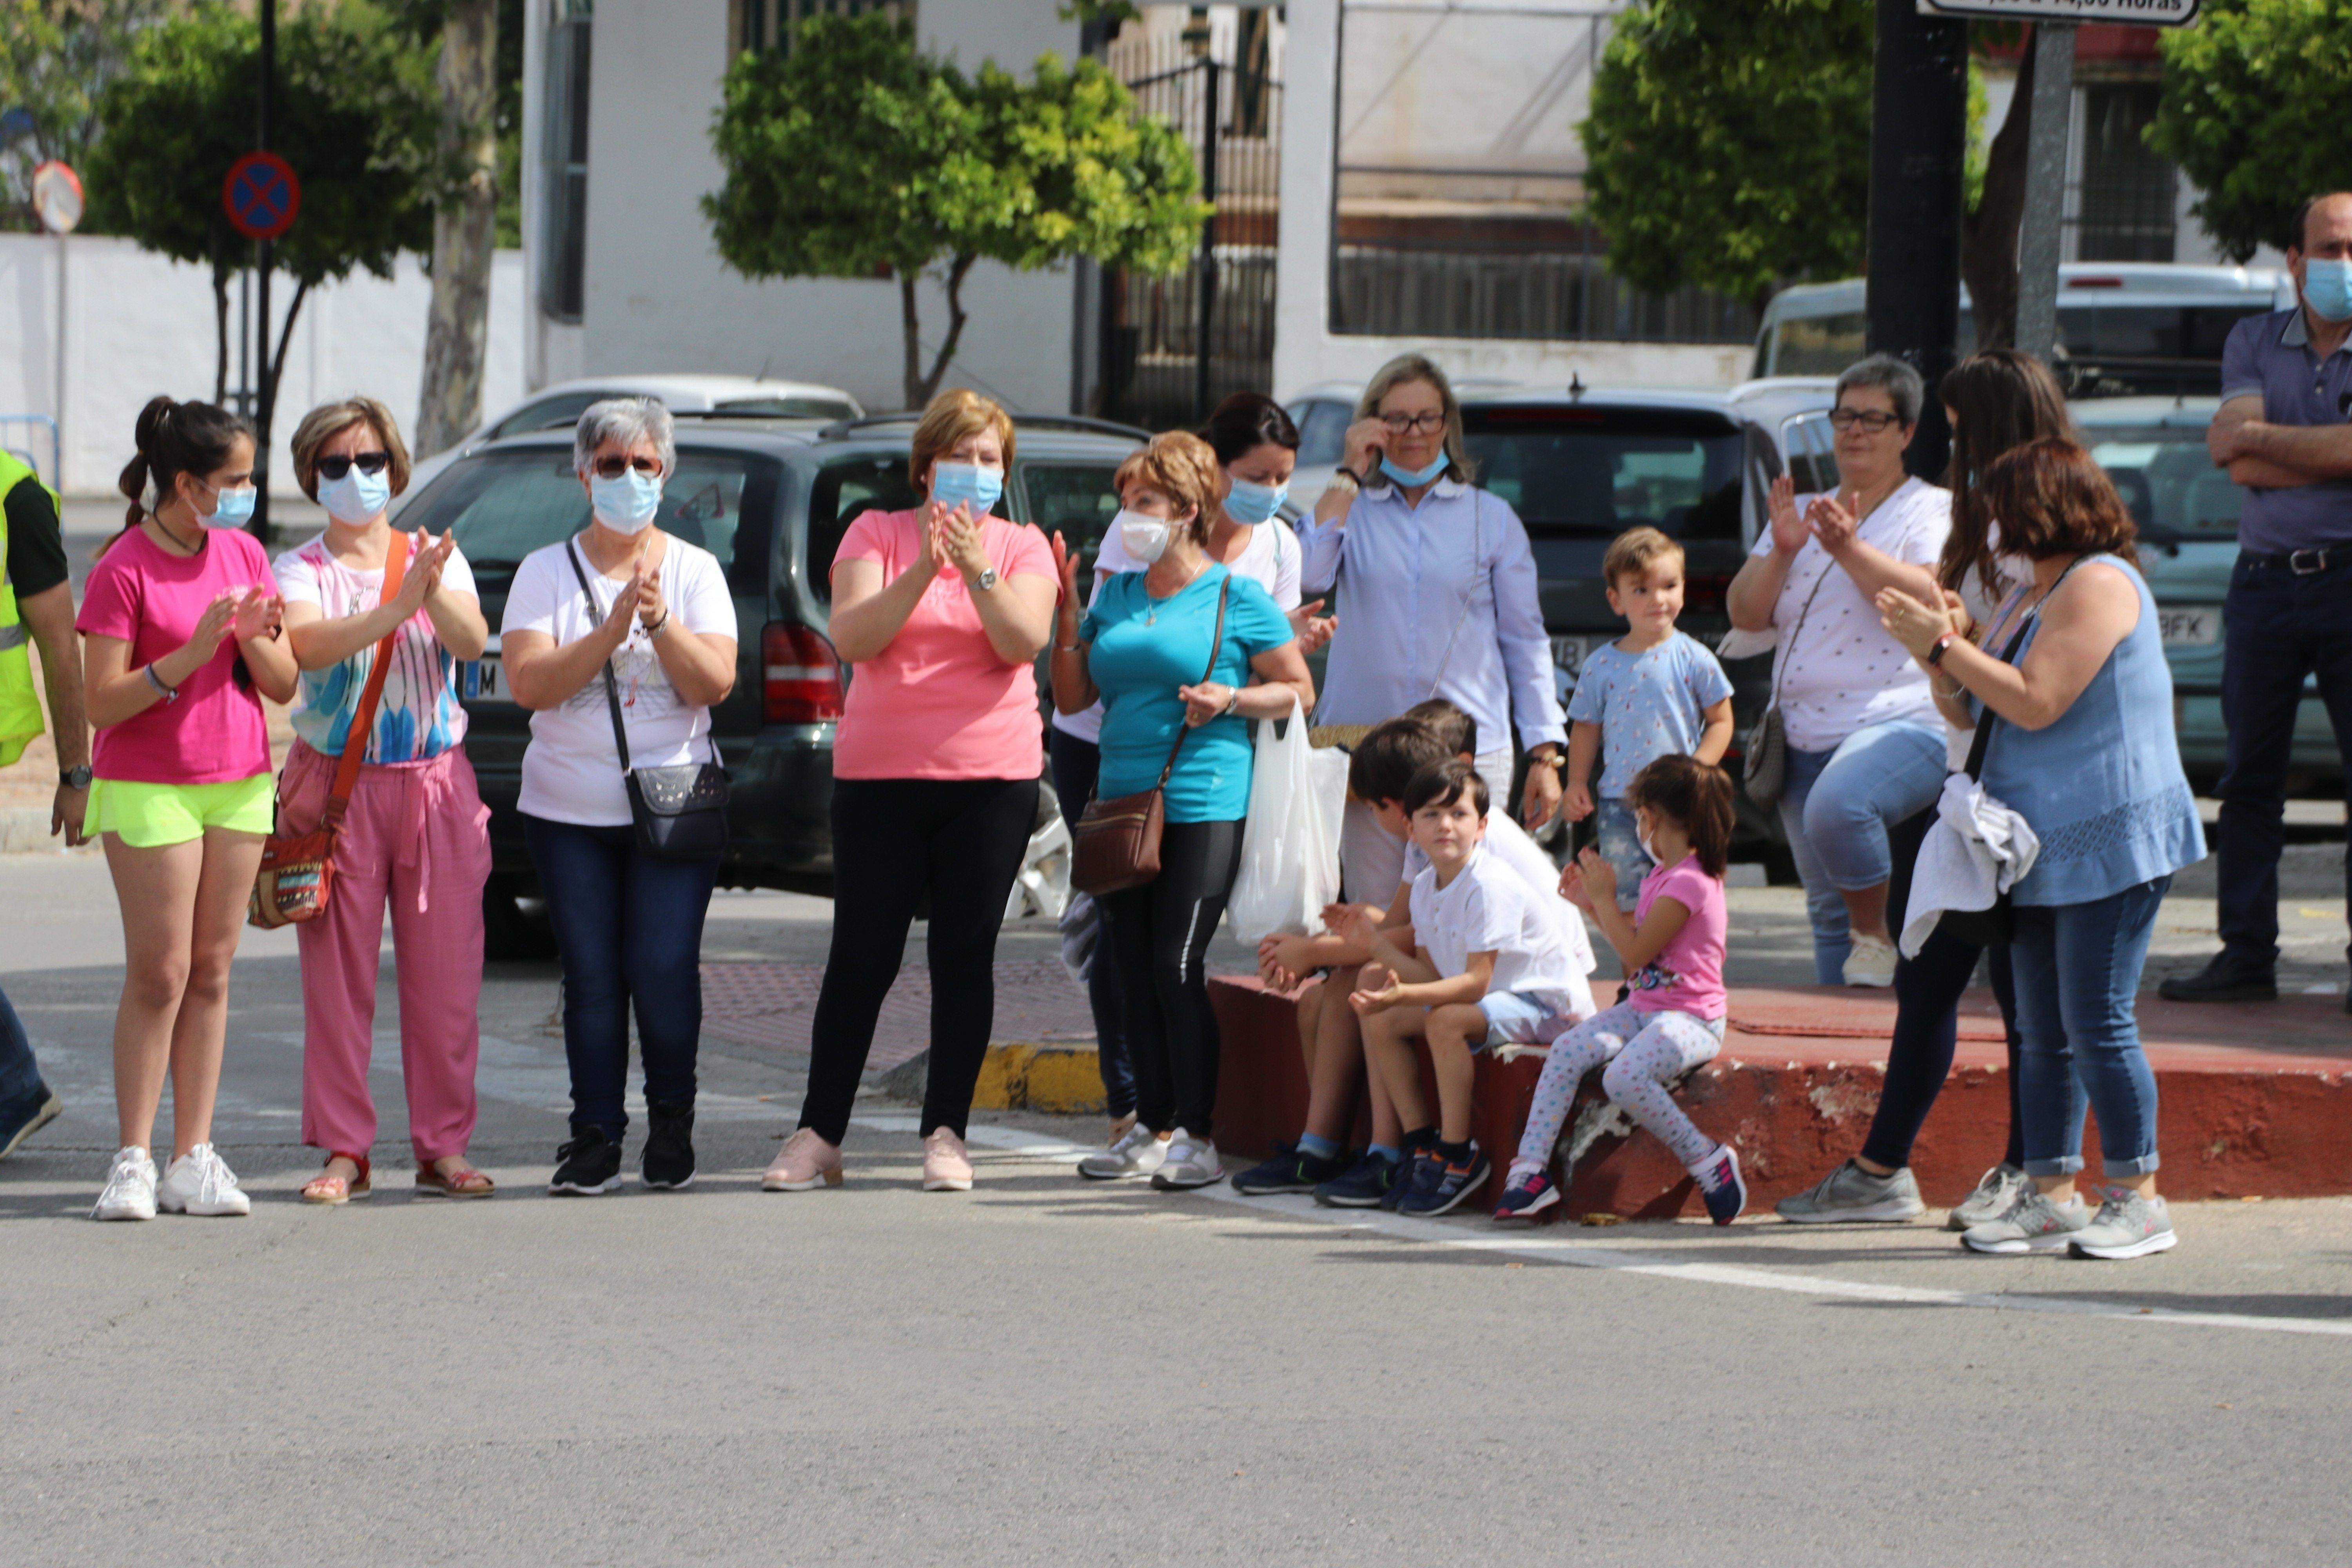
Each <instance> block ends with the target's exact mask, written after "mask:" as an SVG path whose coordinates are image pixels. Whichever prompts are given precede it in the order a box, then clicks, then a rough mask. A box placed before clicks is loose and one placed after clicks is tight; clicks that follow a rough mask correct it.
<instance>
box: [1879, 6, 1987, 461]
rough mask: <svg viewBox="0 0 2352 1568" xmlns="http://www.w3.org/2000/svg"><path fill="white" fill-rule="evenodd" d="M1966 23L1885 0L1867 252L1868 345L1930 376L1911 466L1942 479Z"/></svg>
mask: <svg viewBox="0 0 2352 1568" xmlns="http://www.w3.org/2000/svg"><path fill="white" fill-rule="evenodd" d="M1968 67H1969V25H1968V24H1967V23H1966V22H1961V21H1953V20H1950V19H1948V18H1944V17H1935V16H1921V15H1919V13H1918V10H1917V8H1916V4H1915V0H1878V44H1877V48H1876V51H1875V53H1874V64H1873V78H1872V83H1871V113H1870V241H1869V245H1870V253H1869V259H1868V261H1867V264H1866V271H1867V273H1868V281H1867V287H1866V291H1865V294H1864V321H1865V326H1864V343H1865V345H1866V346H1867V347H1868V349H1869V350H1870V352H1871V353H1890V354H1893V355H1895V357H1896V358H1898V359H1901V360H1903V361H1905V362H1906V363H1908V364H1910V365H1911V366H1912V367H1913V368H1914V369H1916V371H1918V373H1919V374H1920V375H1921V376H1922V377H1923V378H1924V379H1925V380H1926V381H1927V402H1926V405H1925V406H1924V407H1923V408H1922V409H1921V410H1920V415H1919V433H1918V434H1917V436H1916V437H1914V438H1913V439H1912V442H1911V449H1910V451H1909V452H1908V453H1906V455H1905V461H1906V464H1907V466H1908V467H1909V468H1910V470H1911V471H1912V472H1913V473H1915V474H1917V475H1920V476H1922V477H1923V478H1930V479H1940V478H1941V477H1942V475H1943V472H1944V467H1945V458H1946V456H1947V454H1948V449H1949V447H1950V443H1951V432H1950V431H1949V430H1948V428H1946V426H1945V423H1944V405H1943V400H1942V399H1941V398H1939V397H1937V395H1936V384H1937V382H1938V381H1940V380H1941V379H1942V378H1943V374H1944V373H1945V372H1946V371H1947V370H1949V369H1950V368H1951V366H1952V355H1953V343H1954V340H1955V338H1956V337H1957V336H1958V331H1959V321H1960V203H1961V199H1962V182H1963V174H1964V170H1965V166H1966V163H1967V160H1968V108H1969V92H1968V81H1969V71H1968Z"/></svg>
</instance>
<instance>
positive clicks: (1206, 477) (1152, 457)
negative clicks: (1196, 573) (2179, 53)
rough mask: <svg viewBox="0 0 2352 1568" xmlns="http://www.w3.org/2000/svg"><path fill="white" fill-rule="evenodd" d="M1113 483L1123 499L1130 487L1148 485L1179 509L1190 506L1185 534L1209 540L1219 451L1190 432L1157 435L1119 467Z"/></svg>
mask: <svg viewBox="0 0 2352 1568" xmlns="http://www.w3.org/2000/svg"><path fill="white" fill-rule="evenodd" d="M1111 484H1112V486H1113V488H1115V489H1117V490H1118V493H1119V498H1120V500H1121V501H1122V502H1124V500H1126V497H1127V487H1128V486H1129V485H1131V484H1146V485H1150V487H1151V488H1152V489H1155V490H1158V491H1159V492H1160V494H1161V495H1164V496H1166V497H1167V498H1168V499H1169V500H1170V501H1171V502H1172V503H1173V504H1174V505H1175V508H1176V510H1178V511H1180V512H1181V511H1182V510H1185V509H1187V508H1190V509H1191V510H1192V523H1191V524H1190V525H1189V526H1188V527H1187V528H1186V529H1185V535H1186V537H1188V538H1190V539H1191V540H1192V542H1193V543H1195V544H1202V545H1205V544H1206V543H1208V542H1209V509H1210V507H1211V506H1212V505H1213V503H1214V502H1215V500H1216V495H1217V454H1216V451H1215V449H1214V448H1213V447H1211V446H1210V445H1209V444H1208V443H1207V442H1206V441H1203V440H1202V439H1201V438H1200V437H1198V436H1195V435H1193V434H1192V432H1191V431H1189V430H1171V431H1168V432H1166V433H1165V434H1163V435H1159V436H1154V437H1152V438H1151V444H1150V446H1148V447H1144V448H1143V450H1142V451H1140V452H1137V453H1134V454H1132V455H1130V456H1129V458H1128V459H1127V461H1125V462H1123V463H1121V464H1120V465H1119V466H1118V473H1117V474H1115V475H1113V476H1112V478H1111Z"/></svg>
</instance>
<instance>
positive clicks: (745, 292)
mask: <svg viewBox="0 0 2352 1568" xmlns="http://www.w3.org/2000/svg"><path fill="white" fill-rule="evenodd" d="M727 13H728V7H727V4H726V0H599V3H598V5H597V6H596V17H595V35H594V41H593V55H592V68H593V78H592V80H591V84H590V88H589V95H590V110H589V112H590V131H589V148H588V239H587V258H586V262H587V266H586V298H585V300H584V302H583V310H582V318H583V320H582V325H583V333H582V338H581V355H582V368H583V371H584V373H585V374H620V373H623V372H654V371H711V372H722V373H734V374H753V373H756V372H758V371H759V370H761V367H762V366H764V367H766V369H767V371H768V373H769V374H772V375H777V376H784V377H791V378H794V379H799V380H806V381H815V382H823V383H829V384H833V385H836V386H841V387H845V388H846V389H847V390H848V391H849V392H850V393H852V394H853V395H855V396H856V398H857V399H858V401H860V402H861V403H863V404H865V405H866V406H867V407H869V408H877V409H891V408H897V407H898V406H899V405H901V404H902V403H903V402H904V401H905V398H904V395H903V393H902V391H901V385H902V382H901V375H900V365H901V349H900V343H901V334H900V330H899V312H898V282H897V281H896V280H895V279H875V280H872V281H867V280H864V279H856V280H852V279H797V280H794V281H792V282H753V281H751V279H746V278H743V277H741V276H740V275H739V274H737V273H735V272H733V271H731V270H730V269H729V268H727V267H726V266H725V265H724V264H723V263H722V262H721V261H720V260H719V255H718V252H717V250H716V248H715V247H713V245H712V242H711V238H710V228H709V224H708V223H707V222H706V221H705V219H704V218H703V216H702V213H701V210H700V208H699V206H698V201H699V198H700V197H701V196H702V195H704V194H705V193H707V192H709V191H713V190H716V189H717V188H718V186H719V184H720V173H719V161H718V158H717V156H716V155H715V154H714V153H712V151H711V147H710V124H711V115H712V113H713V112H714V111H715V110H716V109H717V108H718V106H719V81H720V78H721V76H722V75H723V73H724V72H725V69H726V66H727V49H728V36H727V34H728V15H727ZM919 37H920V42H921V44H922V46H923V47H926V48H929V49H932V50H935V51H938V52H940V53H941V54H943V55H946V56H949V57H950V58H954V59H956V60H957V62H958V63H959V64H960V65H961V66H962V67H963V68H966V69H968V70H969V69H973V68H977V67H978V66H979V64H980V62H981V60H982V59H983V58H994V59H995V60H996V61H997V63H998V64H999V65H1001V66H1003V67H1004V68H1006V69H1007V70H1011V71H1013V72H1015V73H1016V74H1021V75H1024V76H1025V75H1026V74H1027V73H1028V70H1029V68H1030V67H1031V66H1032V64H1033V63H1034V61H1035V59H1036V58H1037V57H1038V56H1039V55H1040V54H1042V53H1044V52H1045V51H1047V50H1049V49H1050V50H1053V51H1055V52H1056V53H1058V54H1060V55H1062V56H1063V57H1064V58H1068V57H1069V56H1070V55H1072V54H1074V53H1075V52H1076V47H1077V39H1078V29H1077V24H1076V23H1075V22H1070V23H1065V22H1062V21H1061V20H1059V19H1058V18H1057V17H1056V16H1055V0H923V4H922V5H921V6H920V7H919ZM963 297H964V307H965V310H966V311H967V312H968V313H969V315H970V317H971V321H970V323H969V324H968V325H967V326H966V328H965V330H964V335H963V339H962V342H961V344H960V345H959V347H958V349H957V353H956V357H955V359H954V360H953V362H951V363H950V367H949V370H948V384H966V385H971V386H974V387H978V388H980V389H981V390H982V391H986V392H990V393H992V394H994V395H997V396H999V397H1001V398H1003V400H1004V401H1006V402H1007V403H1009V404H1011V405H1013V406H1014V407H1016V408H1020V409H1024V410H1028V411H1032V412H1055V413H1057V412H1061V411H1064V410H1066V409H1067V408H1068V406H1069V404H1070V393H1071V385H1070V382H1071V363H1070V355H1071V348H1070V342H1071V330H1072V313H1073V292H1072V283H1071V279H1070V277H1069V274H1068V272H1067V271H1066V270H1062V271H1055V272H1040V273H1026V274H1016V273H1013V272H1012V271H1010V270H1009V269H1007V268H1001V267H997V266H993V265H990V264H982V266H979V267H976V268H973V269H972V272H971V276H970V278H968V279H966V281H965V284H964V289H963ZM920 308H921V311H922V322H923V333H924V338H925V363H926V366H927V367H928V363H929V356H930V354H931V353H934V352H936V347H937V344H938V342H939V339H940V336H941V335H942V334H943V333H944V331H945V330H946V324H947V308H946V303H945V295H944V291H943V290H941V289H938V288H937V287H935V286H928V287H926V288H925V289H923V290H922V299H921V306H920Z"/></svg>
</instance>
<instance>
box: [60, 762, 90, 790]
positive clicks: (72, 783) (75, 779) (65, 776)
mask: <svg viewBox="0 0 2352 1568" xmlns="http://www.w3.org/2000/svg"><path fill="white" fill-rule="evenodd" d="M89 781H90V771H89V763H83V764H82V765H81V766H79V767H78V768H59V769H58V783H59V784H63V785H65V786H66V788H68V789H88V788H89Z"/></svg>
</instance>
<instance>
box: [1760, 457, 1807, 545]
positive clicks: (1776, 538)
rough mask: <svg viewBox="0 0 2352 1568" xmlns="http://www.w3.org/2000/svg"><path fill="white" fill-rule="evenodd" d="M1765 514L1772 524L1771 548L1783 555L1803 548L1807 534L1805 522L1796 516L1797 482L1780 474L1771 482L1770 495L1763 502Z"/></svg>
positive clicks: (1791, 477) (1787, 475)
mask: <svg viewBox="0 0 2352 1568" xmlns="http://www.w3.org/2000/svg"><path fill="white" fill-rule="evenodd" d="M1764 504H1765V509H1766V514H1767V515H1768V516H1769V518H1770V519H1771V522H1772V548H1773V549H1775V550H1778V551H1780V552H1782V553H1783V554H1787V555H1794V554H1795V553H1796V552H1798V551H1800V550H1802V549H1803V548H1804V547H1805V541H1806V539H1807V538H1808V537H1810V536H1809V535H1808V533H1807V532H1806V529H1805V520H1804V519H1803V518H1801V517H1799V516H1798V515H1797V481H1796V479H1795V478H1794V477H1793V476H1791V475H1789V474H1782V475H1781V476H1780V478H1779V479H1774V480H1773V481H1772V489H1771V492H1770V494H1769V496H1768V497H1767V498H1766V500H1765V503H1764Z"/></svg>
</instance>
